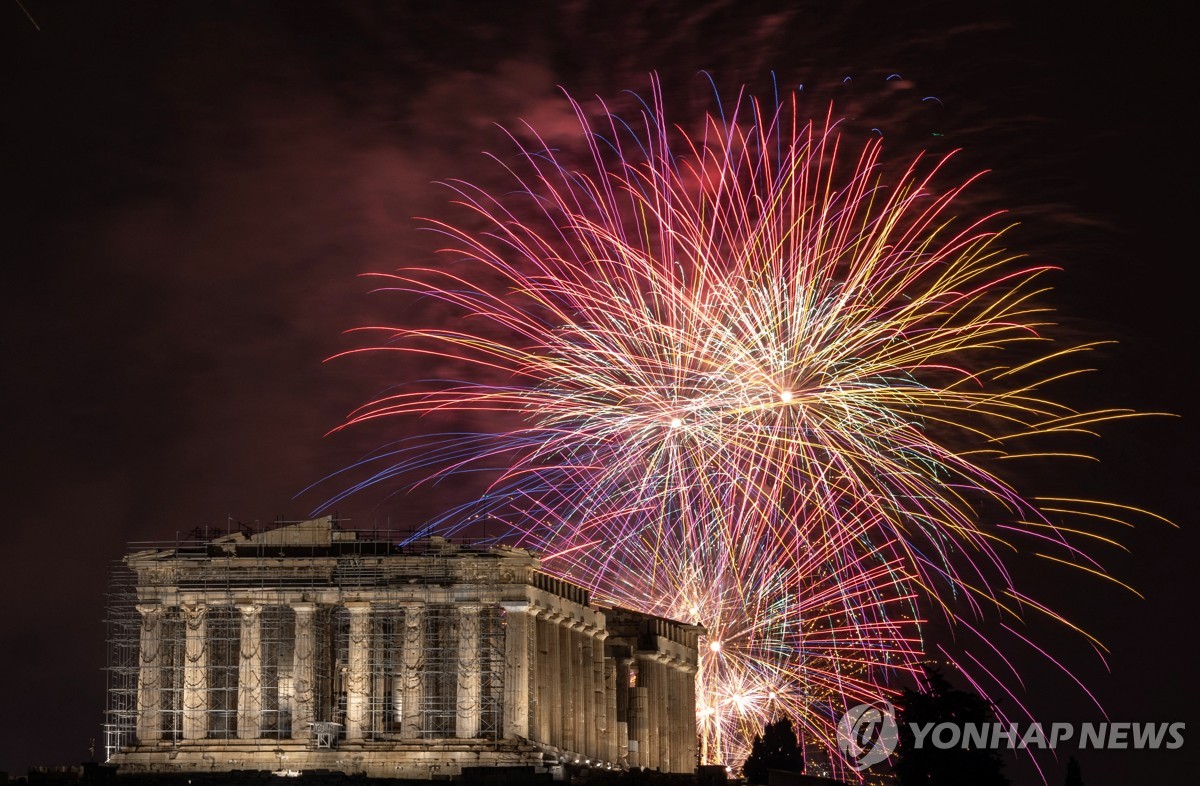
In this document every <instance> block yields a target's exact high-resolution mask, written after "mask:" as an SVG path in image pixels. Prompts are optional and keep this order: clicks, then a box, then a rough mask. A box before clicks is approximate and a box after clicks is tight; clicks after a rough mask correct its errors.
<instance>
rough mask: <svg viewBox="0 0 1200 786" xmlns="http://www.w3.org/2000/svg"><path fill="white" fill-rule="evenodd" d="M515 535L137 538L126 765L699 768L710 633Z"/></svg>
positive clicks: (117, 659)
mask: <svg viewBox="0 0 1200 786" xmlns="http://www.w3.org/2000/svg"><path fill="white" fill-rule="evenodd" d="M539 567H540V565H539V561H538V559H537V557H536V556H535V555H533V554H531V553H530V552H528V551H525V550H522V549H515V548H508V547H491V548H471V547H468V546H462V545H455V544H453V543H450V542H448V541H446V540H444V539H442V538H437V537H433V538H428V539H425V540H422V541H418V542H416V543H412V544H408V545H405V546H397V545H395V544H394V543H393V541H392V539H391V538H387V537H381V536H376V537H370V536H369V534H365V533H355V532H353V531H348V530H342V529H339V528H338V526H337V525H336V523H335V522H334V521H333V520H332V519H330V518H324V519H317V520H314V521H306V522H301V523H298V524H292V525H287V526H280V527H277V528H275V529H271V530H267V531H264V532H258V533H240V532H239V533H234V534H229V535H223V536H220V537H215V538H212V539H207V538H205V537H199V538H196V539H195V540H194V541H193V542H189V543H187V544H172V545H171V546H169V547H168V546H156V547H153V548H149V547H145V548H143V547H135V550H133V551H131V552H130V553H129V554H128V555H127V556H126V557H125V558H124V559H123V560H122V561H121V562H120V563H118V565H117V566H116V568H115V569H114V577H113V582H112V589H111V592H110V610H109V619H108V624H109V644H110V655H109V664H108V674H109V691H108V696H109V699H108V709H107V718H106V726H105V732H106V750H107V755H108V760H109V762H111V763H113V764H116V765H118V768H119V771H121V772H141V771H155V772H162V771H182V772H187V771H221V770H247V769H264V770H267V769H269V770H272V771H283V772H289V773H294V772H300V771H305V770H316V769H322V770H340V771H344V772H352V773H363V774H365V775H368V776H374V777H408V778H413V777H416V778H431V777H445V776H454V775H456V774H458V773H460V772H461V771H462V768H464V767H492V766H525V767H534V768H535V771H537V770H541V769H542V768H547V769H552V768H556V767H565V768H568V769H569V768H574V767H579V768H600V769H626V768H635V767H644V768H648V769H652V770H660V771H663V772H691V771H692V770H693V769H695V765H696V715H695V672H696V664H697V652H696V645H697V636H698V634H699V633H700V632H701V631H700V629H699V628H697V627H696V626H692V625H685V624H682V623H678V622H673V621H670V620H666V619H661V618H657V617H652V616H647V615H644V614H638V613H636V612H632V611H628V610H624V609H618V608H607V607H600V606H596V605H593V604H592V603H591V601H590V599H589V596H588V593H587V592H586V591H585V590H584V589H582V588H580V587H578V586H576V585H574V584H571V583H568V582H566V581H562V580H559V579H556V578H553V577H551V576H549V575H547V574H545V573H542V572H541V571H540V570H539Z"/></svg>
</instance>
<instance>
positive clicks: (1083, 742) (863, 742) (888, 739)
mask: <svg viewBox="0 0 1200 786" xmlns="http://www.w3.org/2000/svg"><path fill="white" fill-rule="evenodd" d="M1186 728H1187V724H1186V723H1113V722H1103V723H1083V724H1080V725H1078V726H1076V725H1075V724H1072V723H1053V724H1050V726H1049V729H1048V732H1049V733H1047V729H1046V727H1044V726H1043V725H1042V724H1041V723H1030V724H1027V725H1025V726H1024V728H1022V726H1021V725H1020V724H1017V723H999V722H992V723H965V724H957V723H950V722H943V723H932V722H931V723H910V724H908V729H909V731H910V732H911V733H912V747H913V748H914V749H921V748H925V747H927V745H928V747H933V748H939V749H941V750H950V749H953V748H964V749H967V748H973V749H988V748H990V749H992V750H999V749H1002V748H1008V749H1010V750H1011V749H1019V750H1028V749H1031V748H1033V749H1039V750H1047V749H1049V750H1053V749H1055V748H1057V747H1058V746H1059V744H1060V743H1063V742H1068V741H1072V742H1074V743H1075V745H1076V746H1077V747H1079V748H1080V749H1087V748H1096V749H1107V750H1123V749H1129V748H1133V749H1138V750H1142V749H1149V750H1157V749H1160V748H1165V749H1167V750H1176V749H1178V748H1181V747H1183V733H1184V730H1185V729H1186ZM899 737H900V735H899V729H898V727H897V725H896V711H895V708H893V707H892V705H891V703H890V702H887V701H883V702H881V703H880V704H859V705H858V706H857V707H851V708H850V709H849V710H848V711H847V712H846V714H845V715H843V716H842V719H841V720H840V721H839V722H838V746H839V747H840V748H841V749H842V753H843V754H844V755H845V757H846V760H847V761H848V762H849V763H850V765H851V766H852V767H853V768H854V769H855V770H857V771H858V772H862V771H863V770H865V769H866V768H867V767H870V766H871V765H873V764H878V763H879V762H881V761H883V760H884V759H886V758H887V757H888V756H890V755H891V754H892V753H893V752H894V751H895V750H896V745H897V742H898V741H899Z"/></svg>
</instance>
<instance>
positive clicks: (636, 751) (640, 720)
mask: <svg viewBox="0 0 1200 786" xmlns="http://www.w3.org/2000/svg"><path fill="white" fill-rule="evenodd" d="M629 703H630V707H629V766H630V767H646V768H651V767H653V766H654V762H653V761H651V753H652V752H653V751H652V744H651V743H652V740H651V736H650V689H649V688H646V687H645V685H644V684H643V683H642V670H641V668H640V664H639V668H638V686H637V687H636V688H634V689H633V690H631V691H630V695H629Z"/></svg>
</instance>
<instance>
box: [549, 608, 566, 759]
mask: <svg viewBox="0 0 1200 786" xmlns="http://www.w3.org/2000/svg"><path fill="white" fill-rule="evenodd" d="M561 619H562V615H561V614H559V613H558V612H556V611H551V612H550V613H549V614H548V615H547V617H546V666H547V669H546V680H547V683H546V685H547V690H546V697H547V701H546V704H547V705H548V706H547V709H548V711H547V713H546V724H547V730H548V731H549V735H548V736H549V742H550V744H551V745H552V746H554V747H555V748H562V747H563V733H562V719H563V706H562V696H563V690H562V687H563V677H564V674H563V669H562V658H561V657H560V652H561V649H560V647H559V644H560V643H561V638H560V630H561V628H560V626H559V624H558V623H559V620H561Z"/></svg>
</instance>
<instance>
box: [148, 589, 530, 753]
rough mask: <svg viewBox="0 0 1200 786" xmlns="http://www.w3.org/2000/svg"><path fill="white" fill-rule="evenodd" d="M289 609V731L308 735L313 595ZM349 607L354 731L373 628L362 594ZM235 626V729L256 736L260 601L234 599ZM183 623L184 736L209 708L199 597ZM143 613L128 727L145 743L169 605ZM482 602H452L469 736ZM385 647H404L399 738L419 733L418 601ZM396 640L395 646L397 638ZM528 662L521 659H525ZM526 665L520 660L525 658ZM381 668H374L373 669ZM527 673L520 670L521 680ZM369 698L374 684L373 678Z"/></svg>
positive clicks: (196, 733)
mask: <svg viewBox="0 0 1200 786" xmlns="http://www.w3.org/2000/svg"><path fill="white" fill-rule="evenodd" d="M290 605H291V608H292V611H293V612H294V615H295V639H294V644H293V661H292V686H293V687H292V737H293V738H295V739H307V738H308V737H309V736H310V735H311V724H312V723H313V722H314V721H315V720H317V718H316V704H317V700H316V687H317V686H316V674H315V671H316V669H315V666H316V656H317V651H316V638H315V631H314V618H315V616H316V611H317V605H316V604H314V603H292V604H290ZM345 606H346V609H347V611H348V612H349V614H350V626H349V646H348V652H347V663H346V683H345V687H346V724H345V725H346V738H347V739H348V740H355V739H362V738H363V737H364V736H365V735H366V732H367V731H368V730H369V729H370V728H371V724H372V720H373V718H372V716H371V707H372V702H371V695H372V687H373V685H372V663H371V648H372V644H373V641H372V639H373V635H374V633H373V630H372V619H371V610H372V604H371V603H370V602H369V601H361V602H347V603H346V604H345ZM236 607H237V609H238V611H239V612H240V618H241V619H240V632H239V641H238V693H237V736H238V738H239V739H256V738H258V737H259V736H261V734H262V708H263V686H262V667H263V662H262V606H261V605H258V604H238V605H237V606H236ZM179 608H180V616H181V617H182V620H183V626H184V646H183V697H182V728H181V734H182V737H183V739H185V740H202V739H205V738H206V737H207V736H208V719H209V713H210V709H211V708H210V706H209V692H208V687H209V686H208V624H207V623H208V619H207V607H206V606H205V605H203V604H192V605H183V606H180V607H179ZM137 609H138V611H139V612H140V613H141V615H142V622H141V633H140V637H139V647H138V652H139V663H138V666H139V668H138V706H137V726H136V734H137V738H138V740H139V741H141V742H143V743H145V742H153V741H156V740H160V739H162V737H163V728H162V723H161V720H162V710H163V709H164V708H163V691H164V689H165V688H166V687H167V686H165V685H163V684H162V681H163V673H164V668H163V664H162V662H161V659H162V657H163V655H162V650H163V644H164V638H165V637H164V622H165V615H166V613H167V611H168V607H166V606H163V605H160V604H144V605H139V606H138V607H137ZM482 609H483V607H482V606H481V605H477V604H466V605H461V606H458V607H457V614H458V625H457V629H458V642H457V644H458V654H459V657H458V673H457V675H456V678H457V680H456V681H457V695H456V725H455V736H456V737H460V738H464V739H473V738H476V737H478V736H479V732H480V711H481V709H482V704H483V702H482V691H481V685H482V679H481V663H480V657H479V644H480V614H481V612H482ZM395 635H396V641H395V642H394V644H393V646H394V647H395V648H396V649H398V651H400V652H401V653H402V655H401V657H400V658H399V659H398V662H397V664H396V671H397V677H396V683H397V686H398V688H397V690H396V691H395V694H394V696H393V702H394V707H393V711H394V712H395V714H396V716H397V717H398V718H399V720H400V724H399V725H400V737H401V738H409V739H415V738H417V737H420V736H421V731H422V728H421V726H422V723H421V721H422V704H423V699H424V681H423V679H422V670H423V669H424V666H425V662H424V644H425V642H424V607H423V605H421V604H410V605H407V606H406V607H405V608H404V613H403V624H402V625H400V626H398V628H397V633H396V634H395ZM397 645H398V646H397ZM526 663H527V662H526ZM526 668H527V666H526ZM375 671H376V672H378V671H379V669H378V668H376V669H375ZM526 681H527V678H526ZM374 687H375V693H376V695H377V696H380V697H381V696H382V687H381V686H378V685H376V686H374Z"/></svg>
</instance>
